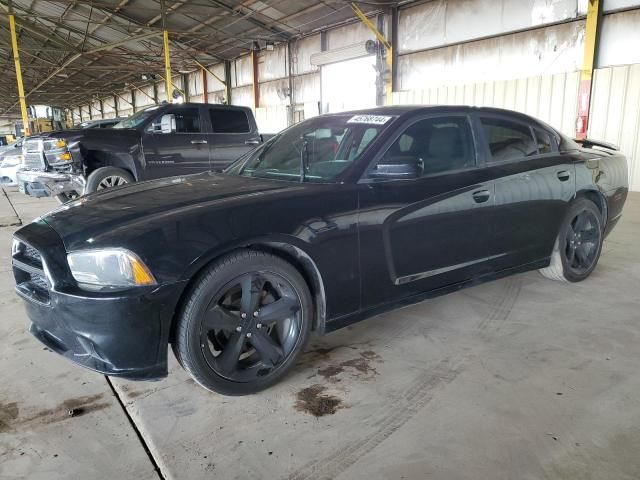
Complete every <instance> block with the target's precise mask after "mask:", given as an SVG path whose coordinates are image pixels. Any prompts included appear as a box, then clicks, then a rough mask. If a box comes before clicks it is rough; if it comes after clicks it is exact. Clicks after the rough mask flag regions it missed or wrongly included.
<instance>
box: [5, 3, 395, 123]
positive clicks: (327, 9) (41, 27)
mask: <svg viewBox="0 0 640 480" xmlns="http://www.w3.org/2000/svg"><path fill="white" fill-rule="evenodd" d="M385 3H387V4H388V3H393V2H383V1H382V2H380V1H379V2H371V3H359V6H360V8H361V9H363V10H364V11H365V12H372V11H375V10H378V9H380V7H381V6H383V5H384V4H385ZM12 6H13V11H14V14H15V16H16V24H17V29H18V42H19V50H20V58H21V62H22V72H23V79H24V87H25V92H26V94H27V103H28V104H34V105H35V104H45V105H60V106H73V105H77V104H79V103H81V102H82V101H86V100H87V99H89V98H92V97H95V96H106V95H110V94H113V93H114V92H116V91H119V90H122V89H123V88H126V87H127V85H128V84H131V83H133V84H136V85H139V84H142V83H144V81H142V79H141V75H142V74H143V73H162V72H163V68H164V64H163V51H162V15H161V9H162V5H161V3H160V0H99V1H89V0H14V1H13V2H12ZM0 7H3V9H4V12H3V13H2V15H0V55H1V58H0V62H2V71H3V72H6V74H5V75H3V77H2V79H1V80H0V86H1V87H2V91H4V92H7V93H8V94H7V93H5V95H2V96H0V115H6V114H9V113H17V111H18V98H17V93H16V92H17V88H16V79H15V69H14V63H13V58H12V52H11V40H10V30H9V21H8V16H7V15H6V13H7V12H8V10H9V4H8V1H7V0H0ZM165 9H166V17H165V18H166V28H167V30H168V31H169V37H170V44H171V48H170V51H171V63H172V69H173V71H174V72H176V73H177V72H180V71H191V70H194V69H196V68H197V63H196V61H198V62H200V63H203V64H205V65H208V64H213V63H217V62H219V61H221V60H225V59H226V60H228V59H233V58H236V57H238V56H240V55H243V54H246V53H247V52H249V51H250V49H251V48H252V45H253V42H255V41H258V42H259V44H261V45H263V46H264V43H265V42H267V41H270V42H274V43H279V42H285V41H287V40H289V39H291V38H294V37H299V36H302V35H305V34H309V33H311V32H314V31H317V30H320V29H322V28H323V27H327V26H329V25H335V24H338V23H341V22H344V21H348V20H351V19H353V18H354V15H353V12H352V10H351V7H350V3H349V2H345V1H336V0H324V1H317V0H299V1H290V0H264V1H261V0H257V1H240V2H237V1H230V0H193V1H180V0H178V1H169V0H167V1H166V2H165Z"/></svg>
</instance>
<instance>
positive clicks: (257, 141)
mask: <svg viewBox="0 0 640 480" xmlns="http://www.w3.org/2000/svg"><path fill="white" fill-rule="evenodd" d="M259 143H260V140H247V141H246V142H244V144H245V145H258V144H259Z"/></svg>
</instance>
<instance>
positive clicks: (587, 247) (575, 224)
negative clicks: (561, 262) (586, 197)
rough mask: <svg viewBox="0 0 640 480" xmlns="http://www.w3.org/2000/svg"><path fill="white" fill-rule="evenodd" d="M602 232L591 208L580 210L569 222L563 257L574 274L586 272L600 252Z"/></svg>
mask: <svg viewBox="0 0 640 480" xmlns="http://www.w3.org/2000/svg"><path fill="white" fill-rule="evenodd" d="M601 237H602V232H601V231H600V222H599V219H598V218H597V217H596V214H595V213H594V212H593V211H592V210H582V211H581V212H579V213H578V214H577V215H576V216H575V217H574V218H573V219H572V220H571V222H570V223H569V226H568V228H567V232H566V235H565V257H566V259H567V264H568V266H569V268H570V269H571V271H572V272H573V273H574V274H575V275H582V274H584V273H585V272H588V271H589V270H590V269H591V268H592V267H593V266H594V264H595V262H596V261H597V259H598V254H599V253H600V242H601Z"/></svg>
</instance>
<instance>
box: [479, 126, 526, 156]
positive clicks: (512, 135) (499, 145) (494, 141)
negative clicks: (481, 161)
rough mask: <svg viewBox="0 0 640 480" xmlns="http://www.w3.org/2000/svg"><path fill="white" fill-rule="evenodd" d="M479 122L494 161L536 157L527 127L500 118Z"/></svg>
mask: <svg viewBox="0 0 640 480" xmlns="http://www.w3.org/2000/svg"><path fill="white" fill-rule="evenodd" d="M480 122H481V123H482V128H483V130H484V136H485V138H486V139H487V142H488V143H489V150H490V151H491V156H492V157H493V160H494V161H497V162H504V161H507V160H516V159H518V158H522V157H528V156H530V155H537V153H538V148H537V146H536V142H535V140H534V138H533V135H532V134H531V129H530V128H529V126H528V125H523V124H520V123H515V122H511V121H509V120H503V119H500V118H481V119H480Z"/></svg>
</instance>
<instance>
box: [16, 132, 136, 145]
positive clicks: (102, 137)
mask: <svg viewBox="0 0 640 480" xmlns="http://www.w3.org/2000/svg"><path fill="white" fill-rule="evenodd" d="M39 138H42V139H46V138H64V139H66V140H68V141H71V142H73V141H75V140H78V141H79V140H82V141H83V143H86V142H87V141H90V142H97V143H99V144H101V145H103V144H104V145H105V146H108V145H110V143H115V142H122V141H132V142H137V141H138V139H139V138H140V133H139V132H138V131H137V130H135V129H133V128H74V129H70V130H55V131H53V132H46V133H40V134H38V135H32V136H31V137H29V140H33V139H39Z"/></svg>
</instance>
